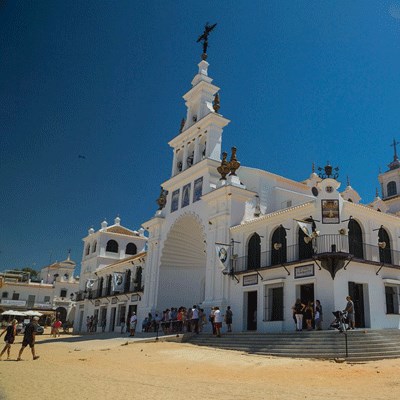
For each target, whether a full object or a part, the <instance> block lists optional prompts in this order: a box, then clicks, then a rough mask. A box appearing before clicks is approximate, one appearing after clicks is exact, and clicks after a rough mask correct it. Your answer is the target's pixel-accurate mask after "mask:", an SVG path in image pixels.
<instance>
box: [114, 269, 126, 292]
mask: <svg viewBox="0 0 400 400" xmlns="http://www.w3.org/2000/svg"><path fill="white" fill-rule="evenodd" d="M124 286H125V272H114V273H113V279H112V290H113V292H123V291H124Z"/></svg>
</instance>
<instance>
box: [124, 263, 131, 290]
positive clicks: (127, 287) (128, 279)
mask: <svg viewBox="0 0 400 400" xmlns="http://www.w3.org/2000/svg"><path fill="white" fill-rule="evenodd" d="M130 288H131V270H130V269H128V270H127V271H126V275H125V286H124V292H125V293H127V292H129V290H130Z"/></svg>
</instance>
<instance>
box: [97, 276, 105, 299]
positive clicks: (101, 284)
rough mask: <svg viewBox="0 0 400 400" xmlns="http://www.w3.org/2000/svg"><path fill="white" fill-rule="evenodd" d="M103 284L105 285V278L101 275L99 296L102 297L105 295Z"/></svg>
mask: <svg viewBox="0 0 400 400" xmlns="http://www.w3.org/2000/svg"><path fill="white" fill-rule="evenodd" d="M103 286H104V278H103V277H101V278H100V279H99V286H98V288H97V297H101V296H102V295H103Z"/></svg>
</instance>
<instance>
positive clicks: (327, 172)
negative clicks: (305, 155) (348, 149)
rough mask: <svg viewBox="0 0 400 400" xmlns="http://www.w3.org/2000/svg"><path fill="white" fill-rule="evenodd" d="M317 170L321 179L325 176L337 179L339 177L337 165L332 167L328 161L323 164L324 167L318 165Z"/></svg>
mask: <svg viewBox="0 0 400 400" xmlns="http://www.w3.org/2000/svg"><path fill="white" fill-rule="evenodd" d="M318 171H320V173H319V174H318V176H319V177H320V178H321V179H326V178H332V179H337V178H338V177H339V167H336V168H332V166H331V165H330V164H329V161H328V162H327V165H325V167H324V168H321V167H318ZM322 171H323V172H322ZM333 171H335V172H333Z"/></svg>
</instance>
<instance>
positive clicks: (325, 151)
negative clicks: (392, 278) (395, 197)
mask: <svg viewBox="0 0 400 400" xmlns="http://www.w3.org/2000/svg"><path fill="white" fill-rule="evenodd" d="M207 21H209V22H210V23H215V22H217V23H218V25H217V27H216V29H215V31H214V32H213V33H212V35H211V36H210V39H209V49H208V60H207V61H208V62H209V63H210V67H209V75H210V76H211V77H212V78H213V79H214V83H215V84H216V85H217V86H219V87H220V88H221V92H220V97H221V109H220V113H221V114H223V115H224V116H225V117H226V118H228V119H230V120H231V121H232V122H231V123H230V124H229V125H228V127H227V128H225V130H224V134H223V149H224V150H227V151H229V149H230V148H231V146H233V145H235V146H237V148H238V152H237V155H238V159H239V161H240V162H241V163H242V165H246V166H250V167H255V168H260V169H266V170H268V171H270V172H273V173H276V174H279V175H283V176H286V177H288V178H291V179H294V180H299V181H300V180H304V179H306V178H307V177H308V176H309V175H310V173H311V165H312V163H313V162H315V164H316V166H317V167H318V166H321V167H322V166H324V165H325V164H326V162H327V160H329V161H330V163H331V164H332V165H333V166H334V167H336V166H339V167H340V176H339V179H338V180H339V181H341V182H342V187H341V188H342V189H344V187H345V186H346V176H349V179H350V183H351V186H352V187H353V188H354V189H356V190H357V191H358V192H359V194H360V195H361V197H362V202H363V203H368V202H370V201H371V200H373V198H374V196H375V189H376V187H378V180H377V175H378V171H379V168H380V167H381V168H382V170H383V171H385V170H386V169H387V164H388V163H389V162H390V161H391V160H392V159H393V148H392V147H390V144H391V142H392V141H393V138H396V139H397V140H399V141H400V118H399V117H400V112H399V109H400V101H399V100H400V74H399V71H400V1H385V0H376V1H374V0H359V1H357V0H352V1H348V0H335V1H332V0H316V1H311V0H307V1H306V0H303V1H295V0H262V1H256V0H252V1H248V0H245V1H239V0H237V1H234V0H231V1H228V0H226V1H215V0H213V1H206V0H204V1H192V0H185V1H184V0H159V1H151V0H148V1H139V0H137V1H133V0H132V1H122V0H118V1H100V0H99V1H89V0H85V1H77V0H70V1H58V0H48V1H45V0H42V1H17V0H12V1H11V0H0V270H4V269H10V268H14V267H26V266H30V267H32V266H33V267H34V268H40V267H42V266H44V265H46V264H48V263H49V262H50V261H51V262H53V261H56V260H59V261H60V260H63V259H65V258H66V256H67V250H68V249H69V248H70V249H71V258H72V259H73V260H75V261H76V262H77V263H78V265H80V259H81V256H82V238H83V237H84V236H86V234H87V230H88V228H90V227H91V226H93V227H94V229H95V230H97V229H99V228H100V223H101V221H102V220H103V219H104V218H105V219H107V221H108V222H109V224H112V223H113V221H114V218H115V217H116V216H117V215H119V216H120V217H121V220H122V221H121V223H122V225H124V226H127V227H129V228H132V229H138V228H139V227H140V225H141V223H142V222H144V221H146V220H148V219H150V218H151V217H152V216H153V215H154V213H155V211H156V209H157V204H156V202H155V201H156V199H157V197H158V195H159V192H160V184H161V183H162V182H163V181H165V180H166V179H168V178H169V177H170V173H171V162H172V150H171V149H170V148H169V146H168V144H167V142H168V141H169V140H170V139H172V138H173V137H175V136H176V135H177V134H178V131H179V125H180V121H181V119H182V118H183V117H185V115H186V108H185V105H184V101H183V99H182V95H183V94H184V93H186V92H187V91H188V90H189V89H190V87H191V85H190V82H191V80H192V78H193V77H194V75H195V74H196V73H197V63H198V62H199V61H200V55H201V52H202V48H201V45H200V44H199V43H196V39H197V37H198V36H199V35H200V34H201V33H202V31H203V27H204V24H205V23H206V22H207ZM399 150H400V147H399Z"/></svg>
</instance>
